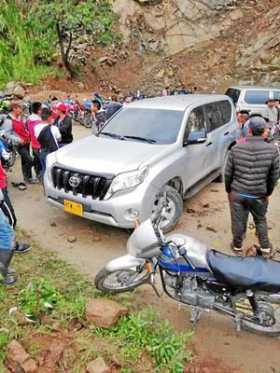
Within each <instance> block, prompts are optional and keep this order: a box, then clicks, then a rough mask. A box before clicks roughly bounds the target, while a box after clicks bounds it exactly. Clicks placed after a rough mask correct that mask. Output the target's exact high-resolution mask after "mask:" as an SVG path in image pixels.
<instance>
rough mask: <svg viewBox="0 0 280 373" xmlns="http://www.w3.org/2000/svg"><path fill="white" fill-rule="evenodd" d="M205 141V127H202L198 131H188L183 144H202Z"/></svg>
mask: <svg viewBox="0 0 280 373" xmlns="http://www.w3.org/2000/svg"><path fill="white" fill-rule="evenodd" d="M206 141H207V132H206V129H205V128H203V129H202V130H200V131H193V132H190V133H189V134H188V135H187V136H186V138H185V140H184V146H187V145H191V144H202V143H204V142H206Z"/></svg>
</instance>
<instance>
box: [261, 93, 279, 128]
mask: <svg viewBox="0 0 280 373" xmlns="http://www.w3.org/2000/svg"><path fill="white" fill-rule="evenodd" d="M266 106H267V107H266V110H265V112H264V114H263V116H264V117H265V118H268V120H269V122H270V124H271V125H272V124H275V123H276V122H277V119H278V110H277V109H276V107H275V100H273V99H269V100H267V101H266Z"/></svg>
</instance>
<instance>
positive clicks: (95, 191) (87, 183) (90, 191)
mask: <svg viewBox="0 0 280 373" xmlns="http://www.w3.org/2000/svg"><path fill="white" fill-rule="evenodd" d="M52 179H53V184H54V186H55V188H56V189H58V190H61V189H63V190H64V191H65V192H66V193H67V192H70V191H71V192H73V194H74V195H77V194H82V196H83V197H87V196H91V197H92V198H93V199H103V198H104V197H105V195H106V193H107V191H108V189H109V187H110V185H111V183H112V177H111V178H107V177H105V176H100V175H99V176H95V175H88V174H84V173H80V172H76V171H71V170H65V169H63V168H60V167H54V168H53V169H52Z"/></svg>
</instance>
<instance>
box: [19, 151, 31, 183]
mask: <svg viewBox="0 0 280 373" xmlns="http://www.w3.org/2000/svg"><path fill="white" fill-rule="evenodd" d="M17 151H18V154H19V155H20V158H21V169H22V174H23V178H24V180H29V179H31V178H32V171H31V170H32V166H33V158H32V157H31V155H30V147H29V144H23V145H19V146H18V148H17Z"/></svg>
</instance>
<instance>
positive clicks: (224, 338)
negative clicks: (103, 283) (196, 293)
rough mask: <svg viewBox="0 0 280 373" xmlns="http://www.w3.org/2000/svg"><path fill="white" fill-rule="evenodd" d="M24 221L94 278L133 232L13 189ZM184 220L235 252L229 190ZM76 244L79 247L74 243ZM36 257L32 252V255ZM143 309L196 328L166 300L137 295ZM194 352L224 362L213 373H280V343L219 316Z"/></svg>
mask: <svg viewBox="0 0 280 373" xmlns="http://www.w3.org/2000/svg"><path fill="white" fill-rule="evenodd" d="M88 133H89V130H87V129H85V128H83V127H81V126H76V127H75V135H76V136H75V137H76V138H78V137H83V136H85V135H87V134H88ZM18 178H19V168H18V166H17V168H16V170H15V171H14V172H13V173H12V174H10V175H9V180H10V182H11V181H16V180H18ZM10 193H11V197H12V200H13V202H14V205H15V208H16V212H17V215H18V220H19V227H20V228H22V229H24V230H25V231H27V232H28V233H29V234H30V236H31V237H32V239H34V240H36V241H38V242H39V243H40V245H41V246H42V247H44V248H46V249H51V250H54V251H56V252H57V253H58V255H59V256H60V257H61V258H63V259H65V260H66V261H68V262H69V263H72V264H74V265H75V266H76V267H77V268H78V269H79V270H81V271H82V272H84V273H86V274H88V275H89V276H90V277H91V278H93V277H94V275H95V273H96V272H97V271H98V270H99V269H100V267H101V266H103V265H104V264H105V263H106V261H108V260H109V259H111V258H113V257H116V256H119V255H121V254H123V253H124V252H125V244H126V240H127V238H128V232H126V231H123V230H119V229H116V228H112V227H107V226H102V225H100V224H96V223H93V222H90V221H86V220H83V219H80V218H77V217H74V216H70V215H66V214H65V213H64V212H63V211H61V210H59V209H56V208H53V207H51V206H50V205H49V204H47V202H46V201H45V198H44V196H43V190H42V187H41V186H38V185H35V186H31V187H29V188H28V190H27V191H24V192H22V191H18V190H16V189H14V188H12V187H10ZM184 209H185V211H184V216H183V217H182V219H181V222H180V224H179V226H178V227H177V230H178V231H180V232H185V233H188V234H190V235H193V236H194V237H196V238H198V239H200V240H202V241H206V242H208V243H209V245H210V246H214V247H215V248H217V249H220V250H222V251H224V252H227V251H229V250H228V246H229V243H230V240H231V233H230V220H229V211H228V205H227V200H226V195H225V193H224V189H223V185H221V184H216V183H213V184H211V185H210V186H209V187H207V188H205V189H204V190H203V191H202V192H201V193H200V194H199V195H197V196H196V197H194V198H193V199H192V200H190V201H188V202H187V203H185V208H184ZM279 219H280V190H279V189H278V190H276V191H275V193H274V196H273V198H272V200H271V204H270V211H269V227H270V236H271V239H272V242H273V243H274V245H275V246H276V247H277V246H278V247H280V235H279ZM69 238H70V240H71V239H72V238H76V239H77V241H76V242H74V243H71V242H69ZM252 242H255V236H254V232H253V231H249V233H248V235H247V243H248V244H249V243H252ZM29 255H32V252H31V253H30V254H29ZM136 300H137V301H138V302H139V303H143V302H145V303H147V304H151V305H153V306H155V307H157V308H158V309H159V311H160V312H161V314H162V315H163V316H164V317H166V318H168V319H169V320H171V321H172V323H173V324H174V325H175V326H176V327H177V328H178V329H183V328H190V324H189V322H188V319H189V314H188V313H189V310H187V309H185V308H178V306H177V305H176V303H174V302H171V301H170V300H168V299H167V297H165V296H163V298H162V299H158V298H156V297H155V295H154V294H153V293H152V292H151V291H150V289H147V288H143V289H139V290H138V291H137V292H136ZM193 342H194V350H195V352H197V354H198V356H199V357H200V360H201V361H203V360H208V361H209V359H210V360H211V361H214V362H215V361H216V360H215V359H218V361H221V365H219V364H218V365H217V364H215V367H216V368H215V369H213V370H207V372H213V373H214V372H215V373H219V372H221V373H223V372H242V373H271V372H275V373H280V355H279V348H280V341H279V340H278V339H270V338H265V337H260V336H255V335H252V334H249V333H245V332H242V333H237V332H236V331H235V330H234V327H233V325H232V323H231V322H230V321H229V320H228V319H226V318H224V317H222V316H218V315H216V314H213V313H209V314H207V313H204V315H203V317H202V320H201V322H200V324H199V325H198V327H197V329H196V333H195V336H194V339H193Z"/></svg>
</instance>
